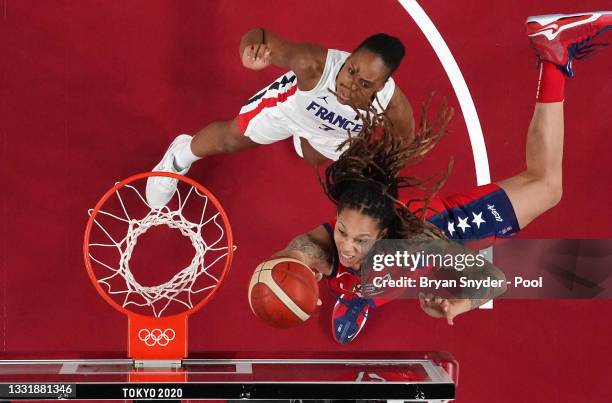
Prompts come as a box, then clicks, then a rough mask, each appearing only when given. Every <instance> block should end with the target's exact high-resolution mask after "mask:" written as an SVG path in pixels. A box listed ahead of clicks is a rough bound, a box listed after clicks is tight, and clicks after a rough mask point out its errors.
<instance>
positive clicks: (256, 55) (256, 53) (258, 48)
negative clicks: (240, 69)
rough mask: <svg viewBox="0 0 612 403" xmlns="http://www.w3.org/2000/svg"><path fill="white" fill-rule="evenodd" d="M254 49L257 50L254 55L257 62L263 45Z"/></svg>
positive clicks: (255, 46)
mask: <svg viewBox="0 0 612 403" xmlns="http://www.w3.org/2000/svg"><path fill="white" fill-rule="evenodd" d="M253 47H254V49H255V51H254V54H253V58H254V59H255V60H257V57H258V56H259V55H260V50H261V44H259V45H253Z"/></svg>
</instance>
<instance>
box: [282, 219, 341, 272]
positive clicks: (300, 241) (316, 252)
mask: <svg viewBox="0 0 612 403" xmlns="http://www.w3.org/2000/svg"><path fill="white" fill-rule="evenodd" d="M333 248H334V246H333V241H332V240H331V239H330V237H329V234H328V233H327V231H326V230H325V228H324V227H323V226H322V225H321V226H319V227H317V228H315V229H314V230H312V231H310V232H308V233H305V234H302V235H298V236H296V237H295V238H293V240H292V241H291V242H289V245H287V247H286V248H285V249H283V250H281V251H279V252H277V253H275V254H274V256H286V257H292V258H294V259H297V260H299V261H301V262H303V263H304V264H305V265H307V266H308V267H310V268H312V269H315V270H317V271H318V272H319V273H321V274H324V275H330V274H331V272H332V256H333V255H332V253H333Z"/></svg>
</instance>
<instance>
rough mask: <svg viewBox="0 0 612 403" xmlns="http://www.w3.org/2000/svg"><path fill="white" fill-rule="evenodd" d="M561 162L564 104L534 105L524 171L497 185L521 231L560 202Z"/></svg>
mask: <svg viewBox="0 0 612 403" xmlns="http://www.w3.org/2000/svg"><path fill="white" fill-rule="evenodd" d="M562 159H563V102H555V103H537V104H536V107H535V111H534V114H533V118H532V119H531V124H530V126H529V130H528V132H527V152H526V160H527V169H526V170H525V171H523V172H521V173H520V174H518V175H516V176H513V177H512V178H509V179H506V180H504V181H501V182H499V183H498V185H499V186H500V187H501V188H502V189H504V190H505V192H506V194H507V195H508V198H509V199H510V201H511V203H512V207H513V208H514V213H515V214H516V218H517V220H518V224H519V227H520V228H525V226H526V225H527V224H529V223H530V222H531V221H532V220H533V219H534V218H536V217H537V216H539V215H540V214H542V213H544V212H545V211H547V210H548V209H550V208H552V207H554V206H555V205H556V204H557V203H558V202H559V201H560V200H561V194H562V169H561V163H562Z"/></svg>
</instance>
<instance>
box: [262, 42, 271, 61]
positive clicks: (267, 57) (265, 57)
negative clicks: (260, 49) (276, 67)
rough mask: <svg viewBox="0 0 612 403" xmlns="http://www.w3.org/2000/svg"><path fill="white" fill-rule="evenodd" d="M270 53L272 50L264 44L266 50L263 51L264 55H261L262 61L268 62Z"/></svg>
mask: <svg viewBox="0 0 612 403" xmlns="http://www.w3.org/2000/svg"><path fill="white" fill-rule="evenodd" d="M271 54H272V51H271V50H270V48H269V47H267V46H266V50H265V51H264V57H263V59H264V62H266V63H269V62H270V58H271V56H270V55H271Z"/></svg>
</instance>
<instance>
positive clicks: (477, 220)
mask: <svg viewBox="0 0 612 403" xmlns="http://www.w3.org/2000/svg"><path fill="white" fill-rule="evenodd" d="M472 215H473V216H474V219H473V220H472V222H473V223H474V224H476V228H478V229H480V224H484V223H486V221H485V220H483V219H482V211H481V212H480V213H478V214H476V213H474V212H473V211H472Z"/></svg>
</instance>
